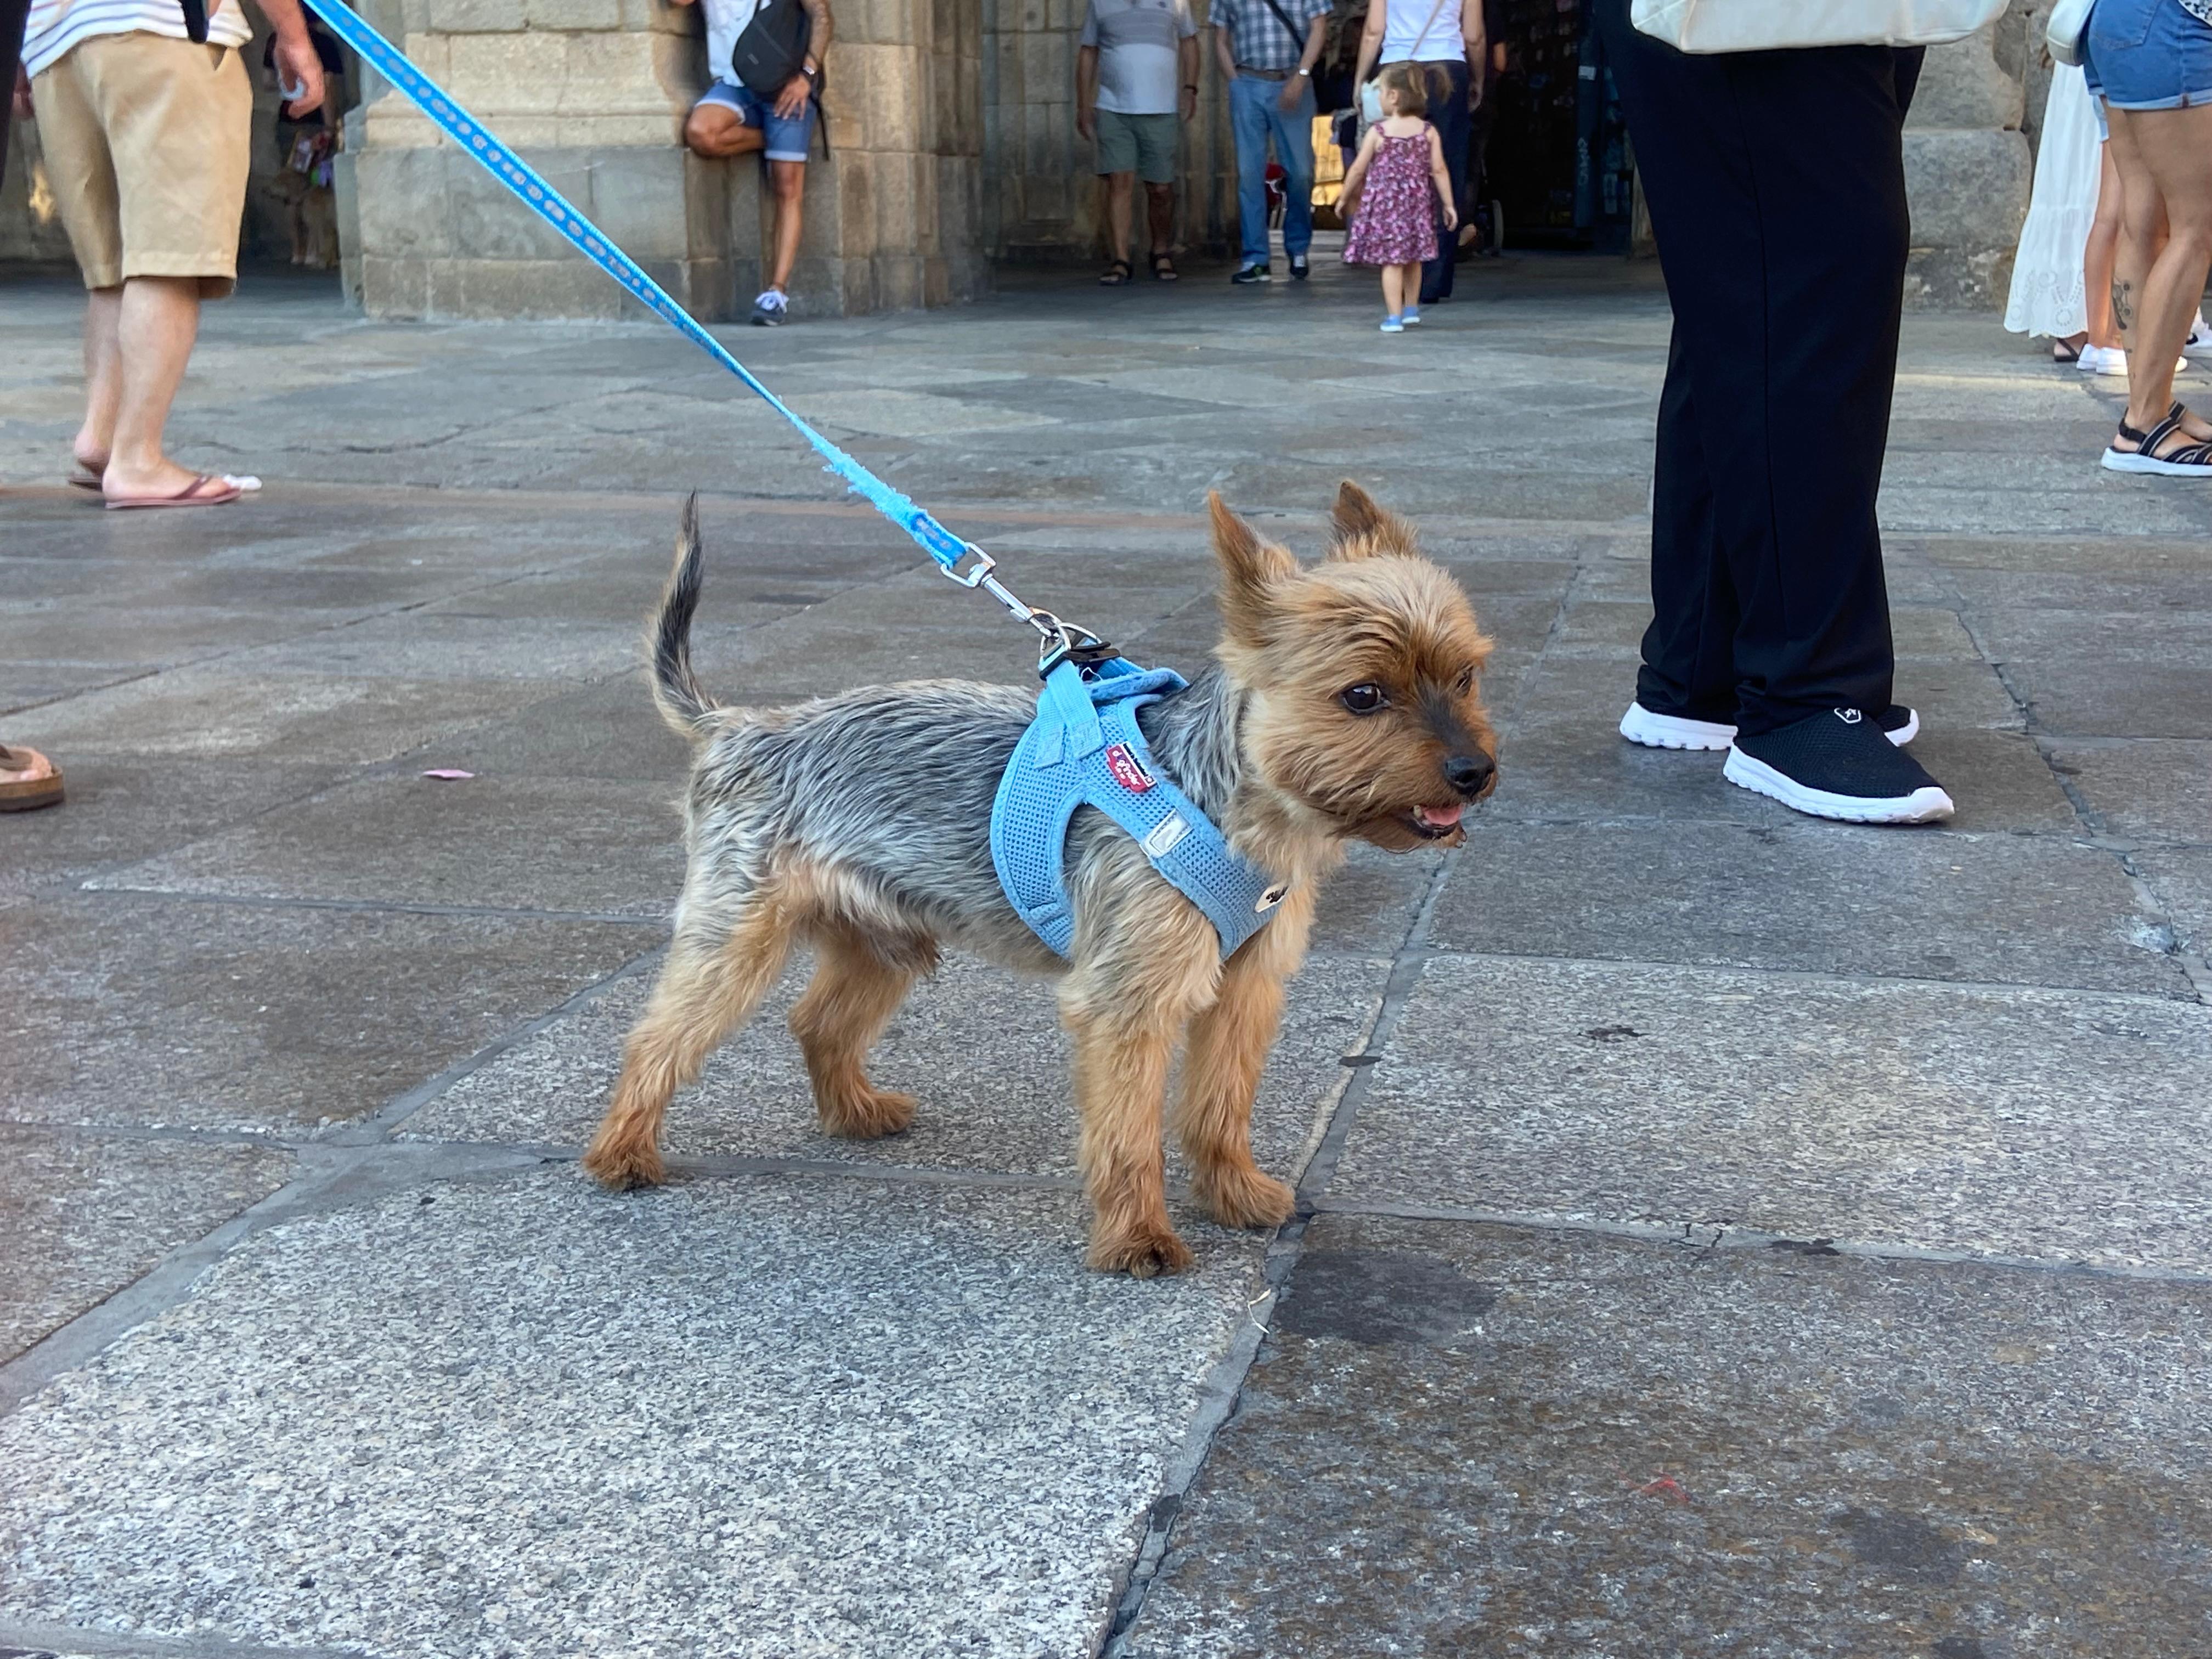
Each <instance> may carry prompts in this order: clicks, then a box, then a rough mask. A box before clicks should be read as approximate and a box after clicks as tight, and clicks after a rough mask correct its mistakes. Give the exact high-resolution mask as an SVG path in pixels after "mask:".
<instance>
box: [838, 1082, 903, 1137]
mask: <svg viewBox="0 0 2212 1659" xmlns="http://www.w3.org/2000/svg"><path fill="white" fill-rule="evenodd" d="M919 1104H921V1103H920V1102H919V1101H917V1100H915V1097H913V1096H912V1095H902V1094H896V1093H893V1092H892V1091H890V1090H889V1089H871V1090H869V1091H867V1092H866V1094H863V1095H860V1096H856V1097H852V1098H849V1099H845V1100H840V1101H838V1102H836V1103H835V1104H834V1105H822V1106H819V1107H818V1108H817V1109H818V1110H819V1112H820V1113H821V1116H822V1127H823V1129H824V1130H826V1131H827V1132H828V1133H830V1134H833V1135H843V1136H845V1137H847V1138H848V1139H853V1140H878V1139H882V1138H883V1137H884V1136H885V1135H895V1134H897V1133H900V1132H901V1131H902V1130H903V1129H905V1128H907V1127H908V1126H909V1125H911V1124H912V1123H913V1122H914V1113H915V1107H916V1106H918V1105H919Z"/></svg>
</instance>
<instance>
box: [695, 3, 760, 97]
mask: <svg viewBox="0 0 2212 1659" xmlns="http://www.w3.org/2000/svg"><path fill="white" fill-rule="evenodd" d="M704 4H705V5H706V8H707V68H708V70H709V71H710V72H711V73H712V74H713V75H714V78H715V79H716V80H717V81H720V82H724V83H726V85H729V86H732V87H734V86H736V85H738V76H737V71H736V70H732V68H731V67H730V54H731V53H732V52H735V51H736V50H737V49H738V36H739V35H741V34H743V33H744V32H745V27H746V25H747V24H749V23H750V22H751V21H753V14H754V13H755V12H757V11H758V10H759V9H760V0H704Z"/></svg>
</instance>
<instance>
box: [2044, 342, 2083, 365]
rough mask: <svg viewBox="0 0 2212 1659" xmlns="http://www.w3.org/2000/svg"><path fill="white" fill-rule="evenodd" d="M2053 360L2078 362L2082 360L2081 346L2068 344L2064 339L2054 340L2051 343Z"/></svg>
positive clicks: (2055, 361)
mask: <svg viewBox="0 0 2212 1659" xmlns="http://www.w3.org/2000/svg"><path fill="white" fill-rule="evenodd" d="M2051 362H2054V363H2078V362H2081V347H2080V346H2071V345H2068V344H2067V343H2066V342H2065V341H2063V340H2053V341H2052V342H2051Z"/></svg>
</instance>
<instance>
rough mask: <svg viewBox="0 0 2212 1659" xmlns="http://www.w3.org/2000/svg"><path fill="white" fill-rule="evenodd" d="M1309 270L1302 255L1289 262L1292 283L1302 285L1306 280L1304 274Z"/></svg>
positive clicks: (1309, 267)
mask: <svg viewBox="0 0 2212 1659" xmlns="http://www.w3.org/2000/svg"><path fill="white" fill-rule="evenodd" d="M1311 269H1312V267H1311V266H1310V265H1308V264H1306V256H1305V255H1304V254H1303V253H1301V254H1298V255H1297V256H1296V257H1295V258H1292V259H1291V281H1292V282H1294V283H1303V282H1304V281H1305V279H1306V273H1307V272H1308V271H1309V270H1311Z"/></svg>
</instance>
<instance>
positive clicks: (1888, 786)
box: [1721, 708, 1956, 823]
mask: <svg viewBox="0 0 2212 1659" xmlns="http://www.w3.org/2000/svg"><path fill="white" fill-rule="evenodd" d="M1721 775H1722V776H1723V777H1724V778H1726V779H1727V780H1728V781H1729V782H1730V783H1733V784H1735V785H1737V786H1739V787H1741V788H1745V789H1751V790H1756V791H1757V792H1758V793H1760V794H1762V795H1771V796H1772V797H1773V798H1774V799H1776V800H1778V801H1780V802H1781V803H1782V804H1783V805H1784V806H1787V807H1790V808H1792V809H1794V810H1795V811H1800V812H1805V813H1809V814H1810V815H1811V816H1813V817H1816V818H1840V819H1842V820H1843V821H1844V822H1845V823H1934V822H1935V821H1936V820H1937V819H1939V818H1948V817H1950V816H1951V814H1952V812H1953V811H1954V810H1956V809H1955V808H1954V806H1953V805H1952V804H1951V798H1950V796H1948V795H1947V794H1945V793H1943V787H1942V785H1941V784H1939V783H1937V782H1936V780H1935V779H1933V778H1931V777H1929V775H1928V773H1927V771H1926V769H1924V768H1923V767H1922V765H1921V764H1920V763H1919V762H1918V761H1917V760H1915V759H1913V758H1912V757H1911V756H1910V755H1908V754H1906V753H1905V750H1902V749H1900V748H1899V747H1898V745H1897V744H1894V743H1893V742H1891V741H1890V740H1889V738H1888V734H1887V733H1886V732H1883V730H1882V729H1881V726H1880V725H1879V724H1878V723H1877V722H1875V721H1874V720H1869V719H1868V718H1867V717H1866V715H1865V714H1863V712H1861V711H1860V710H1858V709H1857V708H1832V709H1830V710H1829V711H1828V712H1827V713H1826V714H1814V715H1813V716H1811V717H1810V718H1808V719H1806V720H1796V721H1794V722H1792V723H1791V724H1790V725H1788V726H1783V727H1782V728H1781V729H1780V730H1778V731H1774V732H1761V733H1760V734H1759V736H1757V737H1755V738H1747V737H1742V736H1741V735H1739V736H1738V737H1737V738H1736V740H1735V745H1734V746H1733V747H1732V748H1730V749H1729V757H1728V763H1727V765H1725V766H1723V768H1722V769H1721Z"/></svg>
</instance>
